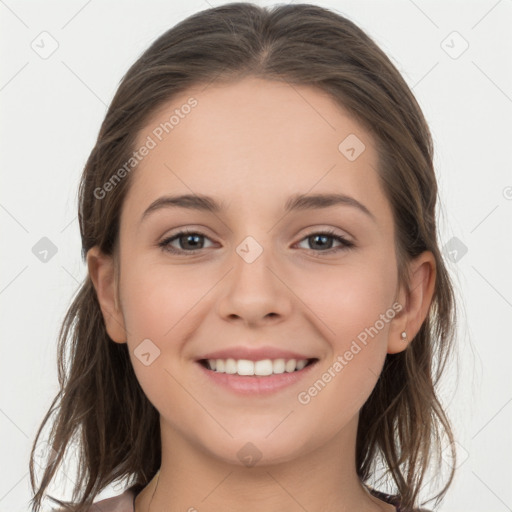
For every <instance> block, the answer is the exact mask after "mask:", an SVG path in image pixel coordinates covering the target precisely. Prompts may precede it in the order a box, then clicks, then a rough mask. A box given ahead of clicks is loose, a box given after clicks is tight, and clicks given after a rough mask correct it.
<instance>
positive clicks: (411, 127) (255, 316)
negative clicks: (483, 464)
mask: <svg viewBox="0 0 512 512" xmlns="http://www.w3.org/2000/svg"><path fill="white" fill-rule="evenodd" d="M432 152H433V150H432V142H431V137H430V133H429V130H428V127H427V124H426V122H425V119H424V117H423V115H422V112H421V110H420V108H419V106H418V104H417V102H416V101H415V99H414V97H413V95H412V93H411V91H410V90H409V88H408V87H407V85H406V83H405V82H404V80H403V79H402V77H401V76H400V74H399V72H398V71H397V70H396V68H395V67H394V66H393V65H392V64H391V62H390V61H389V59H388V58H387V57H386V55H385V54H384V53H383V52H382V50H380V49H379V48H378V47H377V45H376V44H375V43H374V42H373V41H372V40H371V39H370V38H369V37H368V36H367V35H366V34H365V33H364V32H363V31H361V29H359V28H358V27H357V26H355V25H354V24H353V23H352V22H351V21H349V20H347V19H345V18H343V17H342V16H340V15H338V14H336V13H334V12H332V11H329V10H326V9H324V8H321V7H317V6H313V5H307V4H301V5H282V6H278V7H274V8H271V9H267V8H261V7H257V6H255V5H251V4H246V3H237V4H229V5H223V6H220V7H217V8H213V9H209V10H206V11H202V12H199V13H198V14H195V15H193V16H191V17H189V18H187V19H186V20H184V21H183V22H181V23H179V24H178V25H177V26H175V27H174V28H172V29H171V30H169V31H168V32H166V33H165V34H163V35H162V36H161V37H160V38H158V39H157V40H156V41H155V42H154V43H153V44H152V45H151V47H150V48H149V49H148V50H147V51H145V52H144V54H143V55H142V56H141V57H140V58H139V59H138V60H137V62H135V64H134V65H133V66H132V67H131V68H130V69H129V71H128V72H127V73H126V75H125V77H124V78H123V80H122V82H121V84H120V86H119V89H118V91H117V93H116V95H115V97H114V99H113V101H112V104H111V105H110V108H109V110H108V112H107V115H106V118H105V120H104V122H103V125H102V127H101V130H100V133H99V136H98V140H97V143H96V145H95V147H94V148H93V150H92V153H91V155H90V157H89V159H88V161H87V164H86V166H85V169H84V173H83V178H82V182H81V186H80V204H79V219H80V229H81V235H82V244H83V256H84V258H85V259H86V262H87V265H88V271H89V272H88V276H87V278H86V280H85V282H84V283H83V285H82V286H81V288H80V290H79V291H78V294H77V296H76V298H75V299H74V302H73V304H72V305H71V307H70V309H69V311H68V313H67V316H66V319H65V322H64V325H63V328H62V331H61V335H60V344H59V358H60V361H59V362H60V366H59V379H60V383H61V390H60V392H59V394H58V396H57V397H56V398H55V400H54V402H53V404H52V407H51V409H50V411H49V412H48V414H47V415H46V417H45V418H44V421H43V424H42V425H41V428H40V430H39V432H38V435H37V437H36V440H35V442H34V450H33V452H32V454H34V453H35V450H36V447H37V446H38V438H39V436H40V434H41V430H42V428H43V426H44V425H45V424H46V422H47V421H48V420H49V418H50V417H51V416H52V415H53V414H54V413H55V412H56V417H55V418H54V421H53V430H52V432H51V436H50V440H49V445H50V446H51V448H52V450H53V451H52V453H53V456H52V457H49V461H48V463H47V466H46V468H45V471H44V474H43V476H42V481H41V482H40V483H39V484H37V485H36V483H35V482H36V480H35V473H34V466H33V461H31V467H30V470H31V479H32V485H33V487H34V489H35V491H36V492H35V496H34V498H33V500H32V501H33V504H34V510H35V511H36V512H37V511H38V510H39V509H40V506H41V501H42V499H43V497H44V495H45V490H46V489H47V487H48V485H49V483H50V481H51V480H52V479H53V477H54V475H55V474H56V472H57V469H58V466H59V465H60V463H61V461H62V459H63V456H64V453H65V450H66V448H67V447H68V446H69V445H70V443H71V441H72V440H73V438H74V437H76V436H78V448H79V450H78V453H77V455H78V462H79V468H80V473H79V475H78V478H77V479H76V482H75V488H74V495H73V503H66V505H67V506H68V508H67V509H66V510H73V511H77V512H81V511H86V510H90V511H93V510H102V511H103V512H105V511H107V510H112V511H114V510H115V511H122V512H125V511H126V512H132V511H134V512H163V511H172V512H174V511H181V510H182V511H187V510H188V511H194V510H197V511H200V512H202V511H214V510H240V509H242V508H243V509H244V510H245V511H247V512H256V511H262V510H264V511H266V512H273V511H278V510H279V511H281V510H287V511H303V510H307V511H310V512H320V511H322V512H340V511H355V510H357V511H358V512H362V511H364V512H377V511H389V512H391V511H396V510H400V511H410V510H419V507H420V506H421V505H422V504H421V503H419V500H420V491H421V490H422V486H424V485H425V484H426V483H427V481H426V478H425V475H426V474H427V471H428V470H431V469H432V468H434V469H435V468H437V467H439V465H440V464H441V460H440V457H439V452H440V450H441V441H442V436H443V435H445V436H446V438H447V440H448V442H449V443H450V446H449V448H450V450H451V451H450V453H451V456H452V457H453V458H455V452H454V449H453V444H451V443H452V442H453V436H452V432H451V429H450V424H449V421H448V419H447V417H446V415H445V412H444V411H443V408H442V407H441V404H440V402H439V400H438V397H437V395H436V391H435V388H434V384H435V383H436V382H437V379H438V378H439V376H440V375H441V373H442V370H443V366H444V364H445V362H446V361H447V355H448V354H449V353H450V350H451V349H452V345H453V343H452V341H453V335H454V323H455V303H454V298H453V290H452V285H451V283H450V280H449V277H448V274H447V271H446V268H445V266H444V263H443V260H442V257H441V254H440V251H439V246H438V241H437V233H436V229H437V228H436V215H435V207H436V201H437V185H436V178H435V174H434V170H433V164H432ZM67 358H69V360H68V359H67ZM435 455H437V456H438V457H437V458H436V457H434V456H435ZM378 465H380V466H381V467H383V468H384V469H385V470H386V471H385V475H387V476H388V481H391V482H393V483H394V485H395V487H394V489H395V492H393V494H388V493H386V492H383V491H378V490H376V488H374V486H373V484H372V483H371V482H372V481H374V480H375V479H376V477H377V476H378V473H379V472H378V470H377V466H378ZM453 467H455V464H454V465H453ZM385 475H384V476H385ZM452 478H453V469H452V471H451V473H450V474H449V479H448V482H447V483H446V485H445V486H444V488H442V490H441V491H440V492H439V493H437V494H436V495H435V496H434V497H433V498H432V499H436V500H437V501H436V504H437V503H439V501H440V500H441V499H442V497H443V496H444V494H445V493H446V491H447V489H448V486H449V485H450V483H451V481H452ZM120 479H129V480H131V486H130V487H129V488H128V489H127V490H125V492H123V493H121V494H120V495H119V496H116V497H114V498H110V499H108V500H103V501H101V502H100V503H96V504H95V505H92V503H93V500H94V498H95V497H96V496H97V495H98V494H99V493H100V492H101V491H102V490H103V489H104V488H105V487H106V486H107V485H108V484H110V483H112V482H114V481H117V480H120ZM422 492H424V491H422ZM52 499H53V500H54V501H56V502H58V503H59V504H60V505H61V506H63V505H64V503H63V502H62V501H61V500H57V499H55V498H52Z"/></svg>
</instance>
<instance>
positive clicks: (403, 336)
mask: <svg viewBox="0 0 512 512" xmlns="http://www.w3.org/2000/svg"><path fill="white" fill-rule="evenodd" d="M401 336H402V340H404V341H405V338H407V333H406V332H405V331H402V334H401Z"/></svg>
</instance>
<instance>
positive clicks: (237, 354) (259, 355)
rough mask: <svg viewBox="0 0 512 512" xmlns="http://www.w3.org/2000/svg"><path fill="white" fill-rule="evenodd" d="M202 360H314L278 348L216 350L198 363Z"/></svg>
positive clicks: (200, 358) (204, 356) (202, 357)
mask: <svg viewBox="0 0 512 512" xmlns="http://www.w3.org/2000/svg"><path fill="white" fill-rule="evenodd" d="M202 359H247V360H249V361H261V360H263V359H298V360H300V359H314V358H313V357H310V356H307V355H304V354H299V353H298V352H292V351H290V350H283V349H281V348H277V347H268V346H267V347H258V348H254V347H253V348H250V347H244V346H240V347H232V348H225V349H222V350H215V351H214V352H208V353H207V354H204V355H203V356H201V357H199V358H197V361H200V360H202Z"/></svg>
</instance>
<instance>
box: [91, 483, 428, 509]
mask: <svg viewBox="0 0 512 512" xmlns="http://www.w3.org/2000/svg"><path fill="white" fill-rule="evenodd" d="M368 490H369V491H370V492H371V494H372V495H373V496H375V497H376V498H378V499H380V500H382V501H384V502H386V503H389V504H390V505H394V506H395V508H396V512H409V511H407V510H406V509H404V508H402V507H401V506H400V498H399V497H398V496H392V495H390V494H385V493H383V492H380V491H377V490H375V489H371V488H369V489H368ZM136 497H137V493H136V492H135V491H134V489H133V488H132V487H130V488H129V489H126V491H124V492H123V493H122V494H120V495H119V496H114V497H113V498H107V499H105V500H101V501H98V502H97V503H94V505H93V506H92V507H91V508H90V509H89V512H134V511H135V498H136ZM410 512H430V511H429V510H426V509H415V510H413V511H410Z"/></svg>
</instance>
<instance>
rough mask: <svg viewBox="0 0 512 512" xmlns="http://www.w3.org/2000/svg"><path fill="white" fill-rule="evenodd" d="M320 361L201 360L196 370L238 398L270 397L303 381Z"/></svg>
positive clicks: (316, 359) (315, 359) (198, 361)
mask: <svg viewBox="0 0 512 512" xmlns="http://www.w3.org/2000/svg"><path fill="white" fill-rule="evenodd" d="M318 361H319V359H318V358H316V357H314V358H309V359H262V360H258V361H252V360H249V359H231V358H228V359H199V360H197V361H196V363H197V367H198V368H199V369H200V370H201V372H202V374H203V375H204V376H205V377H206V378H207V379H208V380H207V384H208V385H211V383H214V384H215V385H217V386H220V387H221V388H223V389H225V390H228V391H230V392H232V393H235V394H239V395H245V396H247V395H251V396H267V395H269V394H272V393H275V392H277V391H279V390H282V389H284V388H287V387H291V386H293V385H294V384H297V383H298V382H299V381H301V380H303V379H304V378H305V377H306V376H307V375H308V374H309V373H310V372H311V371H312V370H313V368H314V367H315V366H316V365H317V363H318Z"/></svg>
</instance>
